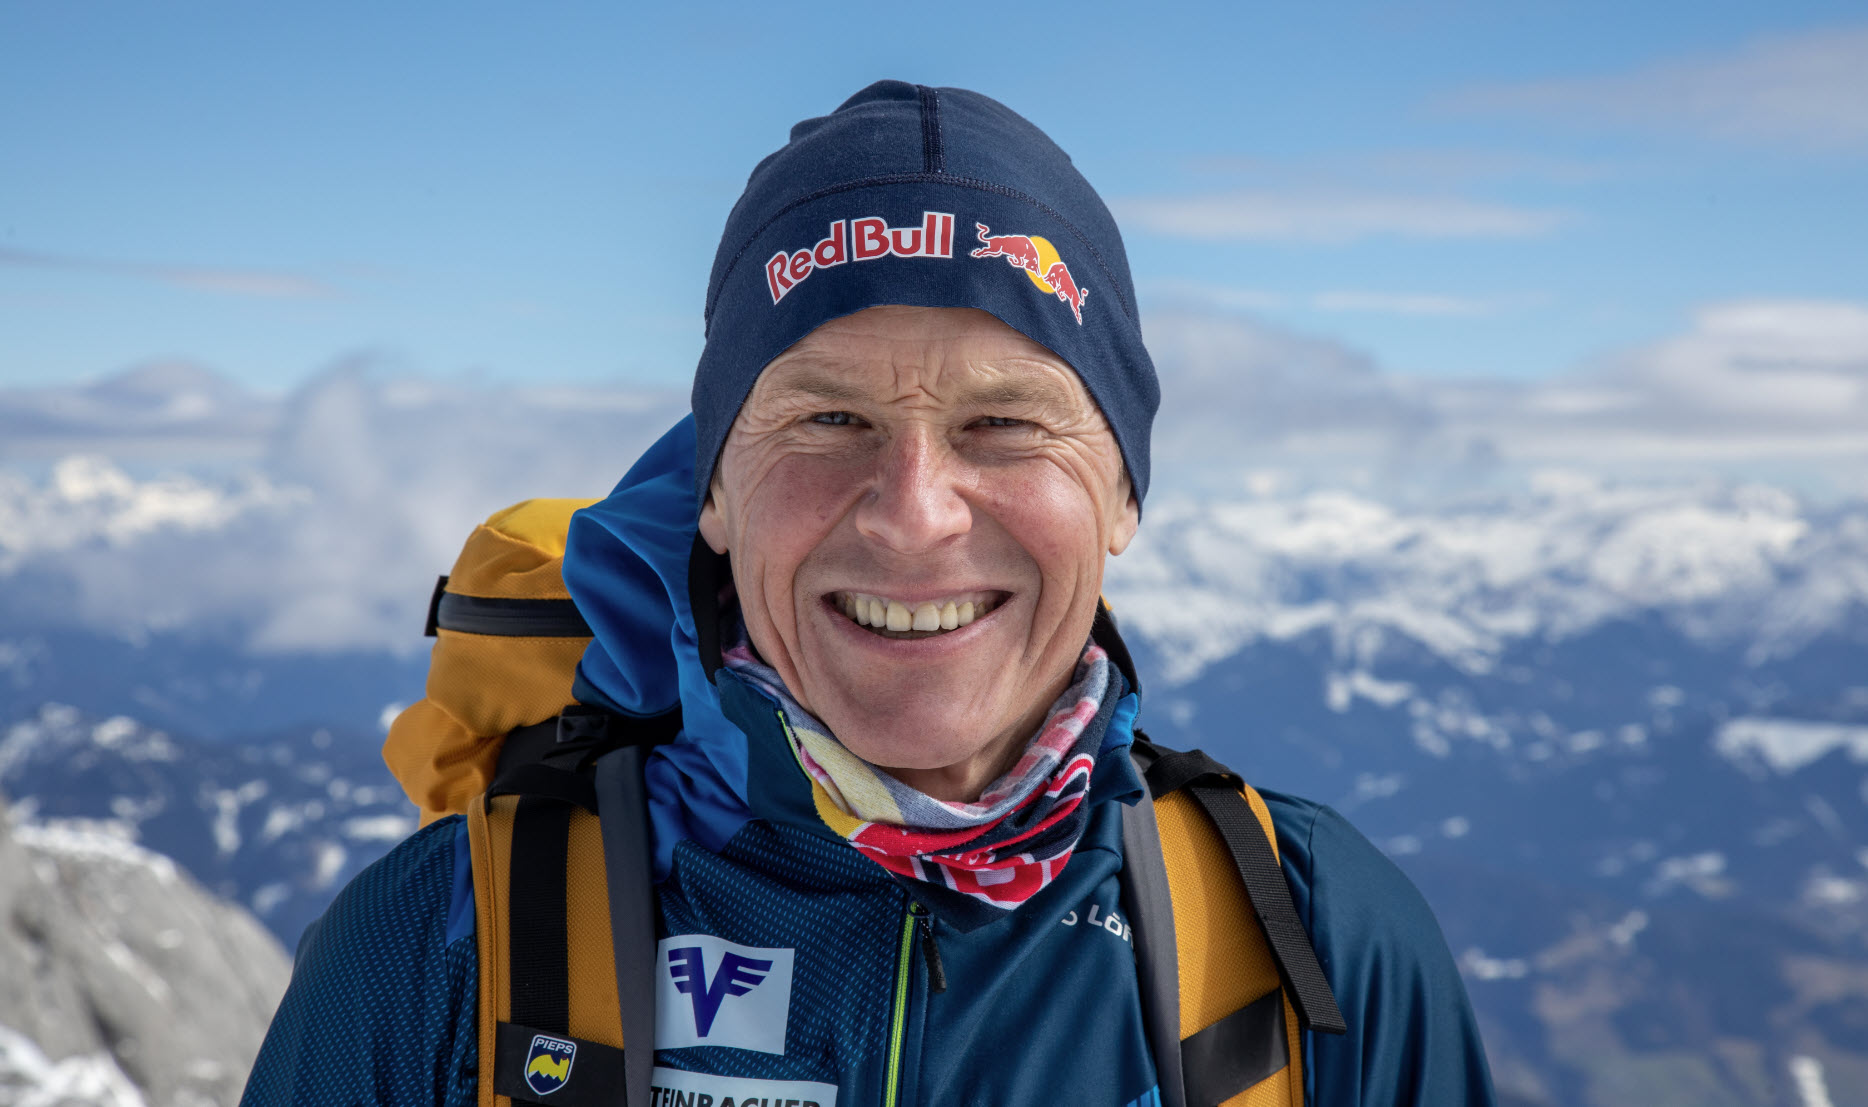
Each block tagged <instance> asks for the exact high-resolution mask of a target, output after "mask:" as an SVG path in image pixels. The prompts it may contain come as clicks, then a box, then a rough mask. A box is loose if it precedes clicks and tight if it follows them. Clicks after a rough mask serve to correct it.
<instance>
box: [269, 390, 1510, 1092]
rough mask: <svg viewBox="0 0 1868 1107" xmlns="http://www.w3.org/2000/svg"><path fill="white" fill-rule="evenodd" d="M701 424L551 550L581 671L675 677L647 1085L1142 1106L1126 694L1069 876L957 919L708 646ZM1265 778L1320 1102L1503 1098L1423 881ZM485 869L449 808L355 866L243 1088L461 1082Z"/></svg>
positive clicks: (634, 685) (469, 1040)
mask: <svg viewBox="0 0 1868 1107" xmlns="http://www.w3.org/2000/svg"><path fill="white" fill-rule="evenodd" d="M692 443H693V439H692V430H691V427H690V426H689V425H688V424H687V423H686V422H685V421H684V423H683V424H682V425H681V426H678V427H677V428H676V429H675V431H673V432H671V433H670V434H669V435H668V436H667V437H665V438H664V439H663V440H662V442H661V443H658V445H657V446H656V447H654V448H652V449H651V450H650V451H649V453H648V454H647V455H645V456H644V458H643V460H642V462H640V463H639V464H638V465H637V466H636V468H635V469H633V470H631V472H630V474H629V475H628V476H627V477H625V478H624V481H623V483H622V484H621V485H619V487H618V489H617V491H616V493H615V494H613V495H612V497H611V498H610V499H609V500H607V501H605V502H604V503H603V504H601V505H599V506H598V507H597V508H595V509H591V510H589V511H587V512H586V513H581V514H580V516H579V519H578V522H577V523H576V524H574V526H573V530H572V536H571V546H570V550H569V552H568V554H567V558H566V569H565V577H566V581H567V583H568V584H569V585H570V586H571V589H572V593H573V595H574V596H576V598H577V600H578V605H579V608H580V610H582V611H583V612H584V613H585V615H586V617H587V618H588V619H589V621H590V622H591V624H592V627H593V630H594V631H595V633H596V641H595V642H594V643H593V645H592V649H591V653H590V654H588V655H587V656H586V658H585V661H584V664H583V666H582V668H581V669H580V679H579V682H578V689H579V698H580V699H584V700H586V701H588V702H597V703H600V704H602V705H603V706H606V707H609V708H611V709H612V710H619V711H625V712H629V713H634V714H648V713H651V712H654V711H659V710H663V709H666V708H667V707H668V706H671V705H672V702H671V701H667V697H668V693H667V692H666V691H663V690H666V689H672V688H677V687H678V688H679V690H680V692H679V697H680V703H681V706H682V709H683V721H684V731H683V734H682V736H681V738H680V739H678V740H677V742H676V743H674V744H673V745H672V746H670V747H666V748H664V750H662V751H660V752H658V754H657V755H656V758H655V759H653V760H652V761H651V763H650V765H649V767H648V778H649V783H650V790H651V820H652V826H653V834H654V839H655V842H654V845H655V876H656V882H657V883H656V889H655V892H656V903H657V922H658V935H659V936H660V937H661V939H662V940H661V942H660V946H661V950H660V952H659V954H658V957H657V960H656V963H657V966H658V974H659V975H658V989H659V990H658V996H657V1041H656V1047H657V1048H656V1054H655V1059H656V1067H657V1086H658V1087H661V1088H665V1089H668V1090H669V1092H670V1093H673V1092H684V1093H702V1094H704V1095H706V1096H708V1097H711V1098H710V1099H703V1098H701V1097H700V1095H695V1096H694V1097H693V1098H692V1099H678V1098H677V1097H676V1096H675V1095H673V1094H668V1095H662V1094H658V1095H657V1097H656V1099H655V1102H654V1103H653V1104H652V1107H662V1105H663V1104H664V1103H667V1104H674V1103H676V1102H694V1103H702V1102H711V1103H713V1104H716V1105H720V1107H724V1101H725V1100H726V1099H727V1098H728V1097H732V1098H733V1099H734V1100H735V1102H739V1103H744V1102H754V1103H757V1102H760V1101H761V1100H770V1101H772V1102H777V1103H783V1102H788V1101H790V1100H797V1101H798V1102H799V1103H811V1102H816V1103H819V1104H821V1105H822V1107H830V1104H831V1103H833V1102H834V1103H835V1104H838V1105H842V1107H870V1105H878V1104H900V1105H902V1107H907V1105H911V1104H939V1105H946V1104H955V1105H958V1104H987V1105H997V1107H1019V1105H1024V1104H1048V1103H1052V1102H1068V1103H1073V1104H1106V1105H1108V1107H1125V1105H1143V1104H1154V1103H1158V1102H1159V1101H1158V1098H1157V1092H1156V1087H1155V1066H1154V1060H1153V1058H1152V1056H1151V1055H1150V1051H1149V1048H1148V1045H1147V1039H1146V1036H1145V1033H1144V1030H1143V1026H1142V1018H1141V1003H1140V993H1139V989H1138V986H1137V983H1136V969H1135V959H1134V953H1133V941H1134V935H1133V931H1132V925H1131V924H1130V922H1129V920H1128V914H1127V911H1126V910H1125V908H1124V905H1123V903H1122V901H1121V895H1120V892H1119V886H1118V877H1119V874H1120V872H1121V868H1122V864H1123V858H1122V842H1121V827H1120V822H1121V819H1120V810H1121V809H1120V806H1119V805H1120V804H1122V803H1124V802H1133V801H1134V800H1135V799H1137V798H1138V797H1139V796H1140V794H1141V791H1142V784H1141V781H1140V779H1139V778H1138V776H1137V775H1136V773H1135V770H1134V768H1133V766H1132V764H1131V762H1130V760H1129V757H1128V746H1129V743H1130V741H1131V740H1132V738H1133V727H1134V722H1135V718H1136V713H1137V710H1138V707H1139V704H1138V701H1137V697H1136V696H1135V694H1134V693H1132V692H1129V693H1126V694H1125V695H1123V696H1122V699H1121V701H1120V703H1119V706H1118V709H1117V710H1116V711H1115V712H1114V713H1113V715H1111V716H1110V717H1108V718H1107V719H1106V721H1105V722H1104V723H1103V724H1101V725H1103V726H1104V728H1105V731H1104V733H1103V735H1102V741H1101V746H1100V749H1101V755H1100V756H1099V759H1098V762H1097V767H1096V770H1095V772H1094V774H1093V776H1092V781H1091V788H1090V796H1089V803H1090V806H1091V814H1090V818H1089V824H1088V827H1087V828H1086V830H1085V832H1084V835H1083V838H1082V840H1081V842H1080V843H1079V846H1078V848H1077V850H1076V852H1075V853H1074V854H1073V855H1072V857H1071V860H1070V862H1069V864H1068V866H1067V867H1066V868H1065V870H1064V871H1063V873H1062V874H1060V875H1059V876H1058V877H1057V878H1056V879H1055V880H1054V881H1053V882H1052V883H1051V884H1050V885H1049V886H1048V887H1046V888H1045V889H1044V890H1043V891H1041V892H1040V893H1038V894H1037V895H1036V896H1035V897H1033V899H1032V900H1030V901H1029V902H1028V903H1026V904H1024V905H1023V906H1021V907H1020V908H1019V909H1017V910H1016V911H1013V912H1011V913H1009V914H1008V915H1007V916H1006V917H1004V918H1003V919H998V920H996V921H992V922H989V923H986V924H984V925H978V926H974V927H973V928H971V929H964V928H962V926H960V925H955V923H954V922H952V921H950V920H947V919H943V918H942V917H941V916H940V915H939V914H938V913H930V912H928V911H927V909H926V908H925V907H923V906H921V905H920V904H919V903H917V902H916V901H915V900H913V899H912V898H911V897H910V896H909V894H908V893H907V891H905V890H904V888H903V886H902V885H901V884H900V883H898V882H897V881H896V879H895V878H894V877H892V876H890V875H889V874H888V873H887V872H885V871H884V870H882V869H881V868H880V867H879V866H877V865H875V864H873V863H872V862H870V861H869V860H867V859H866V858H864V857H862V856H860V855H859V854H857V853H856V852H855V851H854V850H853V849H852V848H851V847H850V846H849V845H848V844H847V843H846V842H845V841H844V840H843V839H842V838H841V837H840V836H838V835H837V834H835V833H834V832H833V831H831V830H830V829H829V828H828V827H826V826H824V824H823V823H822V822H821V820H819V818H818V817H817V814H816V812H815V809H814V807H813V804H812V800H811V793H810V786H809V782H808V780H807V778H806V777H805V776H804V775H803V773H802V771H801V770H800V769H799V768H798V767H797V765H796V763H795V762H794V761H793V760H792V758H791V755H790V753H789V751H788V749H787V747H786V745H785V741H784V738H783V735H782V734H781V733H780V732H779V724H778V720H777V714H776V705H775V704H774V703H773V702H772V701H771V700H769V699H767V698H766V697H765V696H764V694H763V693H761V692H759V691H757V690H756V689H755V688H754V687H753V686H751V685H750V684H748V683H746V682H744V681H742V680H740V679H739V678H738V677H737V676H735V675H734V674H732V673H731V672H729V671H725V670H721V671H719V672H717V673H715V674H713V675H712V676H711V677H710V676H709V675H708V673H707V671H706V668H705V667H704V666H702V665H701V664H700V655H699V647H698V639H699V635H698V634H697V633H696V629H695V621H694V613H693V611H692V610H691V609H690V608H689V605H688V601H687V567H688V555H689V552H690V548H691V545H692V542H693V535H694V509H693V493H692V487H693V485H692V483H691V481H692V468H691V466H692V458H693V452H692V449H693V447H692ZM671 626H672V627H673V630H672V632H671V631H670V630H669V629H668V628H669V627H671ZM658 696H659V697H661V698H662V699H663V700H664V701H667V702H658V700H657V697H658ZM1262 794H1263V795H1264V797H1265V800H1266V802H1267V804H1268V805H1269V807H1270V809H1271V813H1272V817H1273V822H1274V824H1275V826H1276V829H1277V837H1278V846H1279V849H1280V851H1281V856H1282V859H1283V866H1284V870H1285V873H1286V875H1287V877H1288V878H1289V880H1290V883H1291V888H1292V893H1293V897H1294V899H1295V902H1296V905H1297V909H1298V912H1299V915H1300V917H1302V918H1303V919H1304V921H1305V923H1306V925H1307V926H1308V927H1309V929H1310V933H1311V937H1312V940H1313V942H1314V944H1315V945H1316V947H1317V952H1318V955H1319V959H1320V961H1321V963H1322V965H1323V968H1324V970H1325V973H1326V975H1327V976H1328V978H1329V981H1330V984H1331V988H1332V990H1333V991H1334V993H1335V995H1336V998H1337V1001H1338V1003H1339V1005H1340V1006H1341V1007H1342V1010H1343V1014H1344V1016H1345V1018H1346V1019H1347V1021H1348V1024H1349V1032H1348V1033H1347V1034H1346V1035H1342V1036H1334V1035H1306V1041H1305V1058H1304V1062H1305V1071H1306V1077H1307V1081H1308V1084H1309V1089H1308V1090H1309V1093H1310V1095H1309V1098H1310V1102H1311V1103H1313V1104H1316V1105H1319V1107H1349V1105H1361V1104H1368V1105H1376V1104H1380V1105H1382V1107H1389V1105H1397V1104H1434V1105H1441V1104H1489V1103H1491V1102H1492V1094H1491V1084H1490V1078H1489V1076H1488V1073H1487V1069H1486V1063H1485V1056H1484V1052H1483V1049H1482V1046H1481V1044H1480V1040H1479V1035H1478V1030H1477V1027H1476V1025H1475V1023H1474V1020H1473V1016H1472V1012H1471V1010H1470V1008H1469V1006H1468V1004H1467V1001H1466V996H1465V990H1464V987H1463V985H1462V983H1461V981H1460V978H1459V974H1458V971H1457V969H1456V968H1455V966H1454V964H1453V960H1452V958H1451V956H1450V955H1449V953H1448V951H1447V948H1446V944H1445V941H1444V939H1443V938H1442V937H1441V935H1440V931H1439V928H1438V925H1437V924H1436V923H1435V922H1434V919H1433V916H1432V913H1431V912H1430V911H1429V910H1428V908H1427V906H1426V904H1425V903H1424V902H1423V901H1422V900H1421V898H1420V895H1419V893H1418V892H1416V891H1415V889H1414V888H1413V886H1412V885H1411V884H1410V883H1409V882H1408V880H1407V879H1406V877H1404V876H1403V875H1402V874H1401V873H1400V871H1399V870H1398V869H1396V868H1395V867H1394V865H1393V864H1392V863H1391V862H1389V861H1388V859H1387V858H1386V857H1384V856H1383V855H1382V854H1381V853H1380V852H1379V851H1378V850H1376V849H1375V848H1374V847H1373V846H1372V845H1371V844H1370V843H1369V842H1368V841H1367V840H1366V839H1365V838H1363V837H1362V836H1361V835H1360V834H1358V833H1357V832H1356V831H1355V830H1354V829H1353V828H1352V827H1351V826H1349V824H1348V823H1347V822H1346V821H1345V820H1344V819H1343V818H1342V817H1341V816H1340V815H1337V814H1336V813H1335V812H1333V811H1331V810H1330V809H1328V808H1326V807H1321V806H1318V805H1316V804H1313V803H1310V802H1308V801H1305V800H1300V799H1295V798H1292V797H1288V796H1283V795H1279V794H1277V793H1275V792H1263V793H1262ZM472 896H473V886H472V876H471V868H470V865H469V848H468V842H467V833H466V828H465V823H464V821H463V820H462V819H460V818H459V817H454V818H449V819H444V820H441V821H439V822H437V823H435V824H433V825H431V826H429V827H427V828H425V829H423V830H422V831H420V832H419V833H417V834H416V835H414V836H413V837H411V838H410V839H409V840H408V841H406V842H404V843H402V844H401V845H400V846H398V847H397V848H396V849H395V850H393V851H391V853H390V854H389V855H388V856H386V857H384V858H383V859H382V860H381V861H379V862H377V863H376V864H375V865H373V866H371V867H370V868H369V869H367V870H366V871H364V872H363V873H361V874H360V875H359V876H358V877H357V878H356V879H355V880H354V881H352V882H351V884H350V885H349V886H348V887H347V888H345V889H344V891H343V892H342V893H340V894H339V896H338V897H337V899H336V901H335V902H334V903H333V904H332V906H331V908H330V909H329V910H328V911H327V912H326V914H325V916H324V917H323V918H322V919H321V920H320V921H319V922H318V923H316V924H314V925H313V927H311V928H310V929H309V930H308V931H307V932H306V935H305V937H304V938H303V940H302V941H301V942H300V945H299V953H298V962H297V965H296V968H295V970H294V973H293V980H292V984H291V987H290V988H289V990H288V991H287V993H286V996H285V998H284V1000H283V1001H282V1002H281V1004H280V1007H279V1011H278V1014H277V1015H276V1016H275V1018H274V1021H273V1025H272V1028H271V1030H270V1031H269V1033H268V1034H267V1037H266V1041H265V1044H264V1046H263V1047H262V1049H261V1052H260V1056H259V1059H258V1061H257V1062H256V1063H255V1066H254V1070H253V1074H252V1076H251V1078H250V1080H249V1082H248V1085H247V1090H246V1096H245V1098H244V1099H243V1101H242V1102H243V1103H244V1104H251V1105H255V1107H260V1105H271V1104H284V1103H320V1104H326V1103H380V1104H388V1105H402V1104H418V1103H419V1104H449V1105H453V1104H460V1105H466V1104H471V1103H473V1102H475V1096H476V1094H477V1091H476V1089H477V1069H478V1063H479V1059H478V1055H477V1054H478V1049H477V1025H476V1024H477V1006H476V1003H477V984H478V979H477V972H478V952H477V948H476V945H475V942H474V940H473V927H474V910H473V902H472ZM1241 922H1242V924H1245V922H1246V921H1245V920H1241ZM930 941H931V948H930ZM935 956H938V959H939V961H940V963H941V965H942V966H943V968H944V970H945V977H946V982H947V986H946V988H945V990H944V991H938V992H937V991H935V990H934V989H933V987H932V981H931V976H930V961H931V959H932V958H933V957H935ZM663 977H665V978H666V979H663ZM748 1097H751V1098H750V1099H748Z"/></svg>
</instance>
